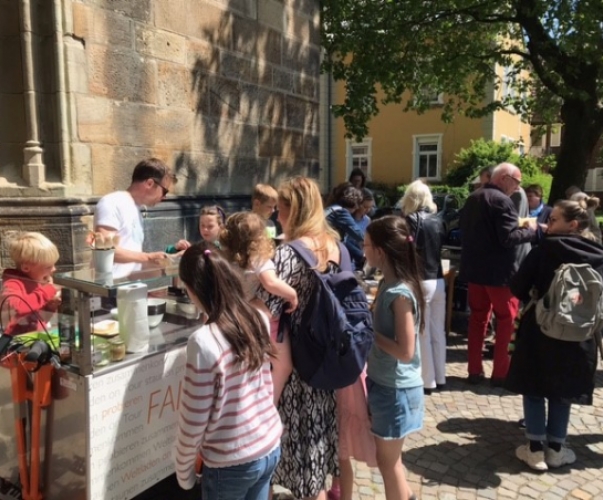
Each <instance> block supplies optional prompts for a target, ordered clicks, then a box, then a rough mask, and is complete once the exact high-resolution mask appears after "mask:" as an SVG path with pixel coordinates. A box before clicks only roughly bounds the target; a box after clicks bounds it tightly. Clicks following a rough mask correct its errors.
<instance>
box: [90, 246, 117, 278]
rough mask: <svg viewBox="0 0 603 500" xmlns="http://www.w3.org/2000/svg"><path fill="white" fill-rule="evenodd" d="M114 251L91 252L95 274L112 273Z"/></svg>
mask: <svg viewBox="0 0 603 500" xmlns="http://www.w3.org/2000/svg"><path fill="white" fill-rule="evenodd" d="M114 257H115V250H114V249H113V248H112V249H110V250H92V259H93V261H92V262H93V264H94V270H95V271H96V272H97V273H110V272H112V271H113V259H114Z"/></svg>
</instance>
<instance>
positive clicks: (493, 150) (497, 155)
mask: <svg viewBox="0 0 603 500" xmlns="http://www.w3.org/2000/svg"><path fill="white" fill-rule="evenodd" d="M503 162H509V163H514V164H515V165H517V166H518V167H519V169H520V170H521V173H522V178H523V182H522V184H523V185H524V186H527V185H529V184H534V183H536V184H541V185H542V187H543V188H544V189H545V193H546V194H547V195H548V193H549V191H550V186H551V175H550V174H548V173H547V172H545V171H543V170H544V169H546V170H548V169H550V166H551V165H550V164H551V159H550V158H549V157H543V158H534V157H532V156H524V155H519V154H517V153H516V152H515V145H514V144H513V143H510V142H506V143H499V142H495V141H486V140H484V139H478V140H475V141H471V145H470V146H469V147H467V148H463V149H461V150H460V151H459V152H458V154H457V155H456V156H455V159H454V163H453V164H452V167H451V168H450V170H449V171H448V172H447V173H446V178H445V179H444V182H445V183H446V184H447V185H448V186H453V187H461V188H466V189H467V188H470V187H471V186H470V184H471V182H472V181H473V180H474V179H475V177H477V175H478V174H479V172H480V170H481V169H482V168H483V167H490V166H495V165H498V164H499V163H503Z"/></svg>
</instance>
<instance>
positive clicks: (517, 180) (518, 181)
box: [506, 174, 521, 186]
mask: <svg viewBox="0 0 603 500" xmlns="http://www.w3.org/2000/svg"><path fill="white" fill-rule="evenodd" d="M506 176H507V177H510V178H511V179H513V180H514V181H515V182H517V185H518V186H519V184H521V179H517V178H516V177H513V176H512V175H509V174H507V175H506Z"/></svg>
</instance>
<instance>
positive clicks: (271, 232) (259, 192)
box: [251, 184, 278, 238]
mask: <svg viewBox="0 0 603 500" xmlns="http://www.w3.org/2000/svg"><path fill="white" fill-rule="evenodd" d="M277 200H278V193H277V192H276V189H274V188H273V187H272V186H270V185H269V184H256V186H255V188H253V193H252V194H251V211H252V212H253V213H255V214H258V215H259V216H260V217H261V218H262V219H264V222H265V223H266V232H267V233H268V237H270V238H276V226H275V224H274V222H272V221H271V220H270V216H271V215H272V214H273V213H274V211H275V210H276V202H277Z"/></svg>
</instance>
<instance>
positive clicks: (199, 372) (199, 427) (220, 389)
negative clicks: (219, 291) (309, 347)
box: [175, 324, 282, 489]
mask: <svg viewBox="0 0 603 500" xmlns="http://www.w3.org/2000/svg"><path fill="white" fill-rule="evenodd" d="M186 357H187V362H186V371H185V374H184V386H183V391H182V396H181V401H180V417H179V425H178V435H177V439H176V448H175V461H176V475H177V477H178V483H179V484H180V486H181V487H182V488H184V489H191V488H192V487H193V486H194V484H195V460H196V457H197V453H198V452H200V453H201V455H202V456H203V460H204V463H205V464H206V465H207V466H208V467H230V466H233V465H239V464H244V463H249V462H252V461H254V460H257V459H259V458H262V457H264V456H266V455H267V454H268V453H270V452H271V451H272V450H274V449H275V448H276V447H277V446H278V445H279V443H280V436H281V433H282V425H281V421H280V418H279V414H278V412H277V410H276V408H275V406H274V404H273V400H272V397H273V396H272V378H271V375H270V363H269V362H268V360H267V361H266V362H265V363H264V364H263V365H262V367H261V368H260V370H258V371H256V372H248V371H242V370H240V369H238V368H237V367H236V365H235V359H234V354H233V350H232V349H231V347H230V345H229V343H228V341H227V340H226V339H225V338H224V336H223V335H222V333H221V332H220V331H219V329H218V327H217V326H216V325H215V324H214V325H205V326H203V327H202V328H200V329H199V330H197V331H196V332H195V333H193V335H191V337H190V338H189V340H188V345H187V352H186Z"/></svg>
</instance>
